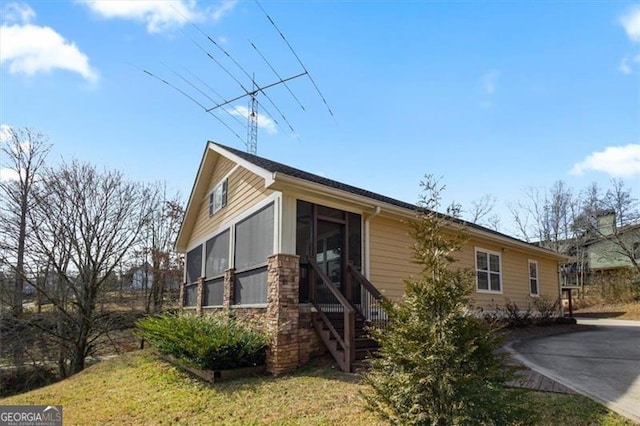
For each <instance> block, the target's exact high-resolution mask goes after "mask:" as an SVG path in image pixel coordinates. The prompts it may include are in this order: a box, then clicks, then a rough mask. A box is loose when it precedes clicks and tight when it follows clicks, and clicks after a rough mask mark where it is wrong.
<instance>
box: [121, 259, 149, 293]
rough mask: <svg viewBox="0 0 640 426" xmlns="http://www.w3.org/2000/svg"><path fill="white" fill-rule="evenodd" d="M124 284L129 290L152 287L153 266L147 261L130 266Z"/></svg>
mask: <svg viewBox="0 0 640 426" xmlns="http://www.w3.org/2000/svg"><path fill="white" fill-rule="evenodd" d="M125 279H126V285H127V288H130V289H131V290H148V289H151V288H152V287H153V268H152V267H151V265H149V262H144V264H143V265H141V266H135V267H133V268H131V269H130V270H129V271H128V272H127V273H126V274H125Z"/></svg>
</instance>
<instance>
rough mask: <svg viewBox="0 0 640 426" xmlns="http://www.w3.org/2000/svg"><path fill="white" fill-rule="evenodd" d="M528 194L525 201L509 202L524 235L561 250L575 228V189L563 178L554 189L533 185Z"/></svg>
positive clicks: (527, 238) (520, 231) (555, 184)
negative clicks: (512, 203) (513, 203)
mask: <svg viewBox="0 0 640 426" xmlns="http://www.w3.org/2000/svg"><path fill="white" fill-rule="evenodd" d="M526 196H527V200H526V201H525V202H519V203H517V204H515V205H511V206H509V208H510V210H511V214H512V217H513V220H514V222H515V223H516V226H517V227H518V230H519V233H520V236H521V237H522V238H524V239H525V240H527V241H538V242H539V243H540V244H542V245H544V246H545V247H547V248H550V249H552V250H555V251H560V249H561V243H562V242H563V241H566V240H567V239H569V238H571V236H572V232H573V231H572V224H573V212H574V208H573V206H574V204H575V202H576V200H575V197H574V195H573V191H572V190H571V188H569V187H568V186H567V184H566V183H565V182H563V181H561V180H560V181H556V182H555V183H554V184H553V186H552V187H551V188H550V189H546V188H542V189H540V188H529V189H528V190H527V191H526Z"/></svg>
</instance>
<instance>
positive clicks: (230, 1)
mask: <svg viewBox="0 0 640 426" xmlns="http://www.w3.org/2000/svg"><path fill="white" fill-rule="evenodd" d="M236 3H238V0H223V1H221V2H220V3H219V4H218V6H217V7H215V8H214V9H212V10H211V17H212V18H213V20H214V21H215V22H218V21H219V20H221V19H222V18H224V16H225V15H226V14H228V13H230V12H231V11H232V10H233V8H234V7H235V5H236Z"/></svg>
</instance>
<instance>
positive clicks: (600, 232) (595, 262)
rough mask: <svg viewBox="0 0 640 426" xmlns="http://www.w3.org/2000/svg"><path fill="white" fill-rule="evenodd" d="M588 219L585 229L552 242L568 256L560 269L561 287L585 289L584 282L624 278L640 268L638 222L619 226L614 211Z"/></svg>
mask: <svg viewBox="0 0 640 426" xmlns="http://www.w3.org/2000/svg"><path fill="white" fill-rule="evenodd" d="M590 219H591V220H589V223H588V228H587V230H586V231H585V232H583V233H581V234H580V235H579V236H577V237H574V238H570V239H567V240H561V241H558V242H557V243H556V244H555V245H554V248H557V250H558V251H559V252H560V253H563V254H566V255H567V256H569V261H568V262H566V263H564V264H563V265H561V268H560V269H561V277H560V280H561V285H562V287H564V288H577V289H579V290H584V285H585V284H595V283H598V282H599V281H602V280H603V279H604V280H607V279H609V278H611V279H612V280H613V281H621V280H622V281H625V279H626V278H632V275H633V273H634V271H638V270H639V269H640V267H639V265H640V223H630V224H627V225H622V226H618V225H617V224H616V212H615V211H614V210H603V211H600V212H599V213H598V214H596V215H595V216H593V217H592V218H590ZM546 247H548V248H551V244H550V243H547V245H546ZM625 277H626V278H625Z"/></svg>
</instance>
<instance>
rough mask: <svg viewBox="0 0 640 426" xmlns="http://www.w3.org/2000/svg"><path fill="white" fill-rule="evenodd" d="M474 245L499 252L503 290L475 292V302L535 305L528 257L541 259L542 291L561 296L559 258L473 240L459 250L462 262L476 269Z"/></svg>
mask: <svg viewBox="0 0 640 426" xmlns="http://www.w3.org/2000/svg"><path fill="white" fill-rule="evenodd" d="M475 248H479V249H485V250H489V251H493V252H497V253H499V254H500V259H501V267H502V294H498V293H479V292H476V293H475V294H474V295H473V300H474V304H475V305H476V306H478V307H482V308H483V309H489V310H493V309H495V308H496V307H498V308H504V305H505V303H506V302H507V301H512V302H515V303H516V304H517V305H518V307H520V309H527V307H528V306H529V305H533V300H534V298H533V297H531V296H530V293H529V291H530V289H529V260H535V261H537V262H538V288H539V294H540V295H545V296H549V297H551V298H552V299H556V298H557V297H558V265H557V262H555V261H553V260H549V259H545V258H542V257H540V256H537V255H535V254H532V253H526V252H523V251H517V250H513V249H511V248H505V247H502V246H500V245H496V244H491V243H487V242H484V241H483V242H481V241H477V240H473V239H472V240H471V241H469V243H468V244H467V245H466V246H465V247H464V249H463V250H462V251H461V253H460V263H461V264H462V265H464V266H465V267H469V268H472V269H473V270H474V271H475Z"/></svg>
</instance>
